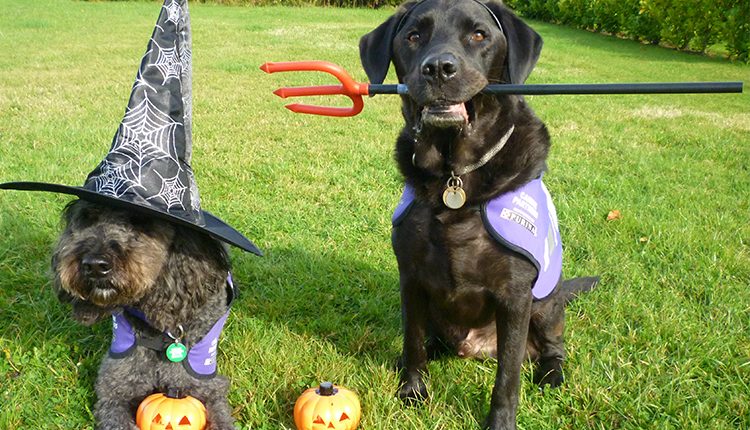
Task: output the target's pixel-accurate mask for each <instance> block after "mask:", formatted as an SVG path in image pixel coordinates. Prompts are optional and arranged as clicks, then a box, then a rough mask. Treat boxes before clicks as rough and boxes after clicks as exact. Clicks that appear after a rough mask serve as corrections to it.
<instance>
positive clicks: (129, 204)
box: [0, 0, 262, 255]
mask: <svg viewBox="0 0 750 430" xmlns="http://www.w3.org/2000/svg"><path fill="white" fill-rule="evenodd" d="M191 46H192V42H191V35H190V14H189V12H188V6H187V0H165V1H164V5H163V6H162V8H161V13H160V14H159V19H158V20H157V22H156V27H155V28H154V33H153V35H152V36H151V40H150V41H149V43H148V48H147V50H146V54H145V55H144V56H143V60H141V66H140V68H139V69H138V74H137V75H136V79H135V84H134V85H133V89H132V92H131V94H130V101H129V103H128V106H127V108H126V110H125V117H124V118H123V120H122V122H121V123H120V127H119V128H118V129H117V133H115V137H114V139H113V140H112V147H111V148H110V149H109V153H108V154H107V156H106V157H105V158H104V160H103V161H102V162H101V163H100V164H99V165H98V166H97V167H96V169H94V170H93V171H92V172H91V173H90V174H89V176H88V178H87V179H86V182H85V184H84V185H83V187H71V186H67V185H59V184H48V183H41V182H8V183H4V184H0V188H4V189H15V190H27V191H49V192H53V193H63V194H71V195H74V196H77V197H79V198H81V199H84V200H87V201H91V202H94V203H99V204H104V205H108V206H114V207H118V208H123V209H132V210H136V211H139V212H140V213H143V214H146V215H150V216H154V217H157V218H162V219H164V220H166V221H170V222H174V223H176V224H179V225H183V226H186V227H190V228H193V229H195V230H198V231H201V232H204V233H207V234H209V235H210V236H212V237H214V238H215V239H218V240H221V241H224V242H226V243H229V244H231V245H234V246H237V247H239V248H241V249H244V250H245V251H249V252H252V253H253V254H257V255H262V253H261V251H260V250H259V249H258V248H257V247H256V246H255V245H254V244H253V243H252V242H251V241H250V240H248V239H247V238H246V237H245V236H243V235H242V234H241V233H240V232H238V231H237V230H235V229H234V228H232V227H230V226H229V225H227V224H226V223H224V222H223V221H222V220H220V219H219V218H216V217H215V216H213V215H211V214H210V213H208V212H206V211H203V210H202V209H201V206H200V196H199V194H198V186H197V184H196V181H195V175H194V174H193V171H192V169H191V167H190V158H191V156H192V54H191Z"/></svg>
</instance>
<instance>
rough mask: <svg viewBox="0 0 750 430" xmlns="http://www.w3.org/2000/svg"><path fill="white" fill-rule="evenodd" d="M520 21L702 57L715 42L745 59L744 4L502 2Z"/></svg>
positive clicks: (748, 35) (748, 8) (747, 23)
mask: <svg viewBox="0 0 750 430" xmlns="http://www.w3.org/2000/svg"><path fill="white" fill-rule="evenodd" d="M505 3H506V4H507V5H509V6H510V7H512V8H513V9H515V10H516V11H517V12H518V13H520V14H521V15H523V16H526V17H529V18H533V19H539V20H543V21H548V22H554V23H561V24H566V25H571V26H575V27H579V28H584V29H587V30H591V31H600V32H606V33H611V34H617V35H619V36H622V37H628V38H631V39H635V40H641V41H646V42H650V43H663V44H665V45H668V46H673V47H676V48H678V49H682V50H690V51H697V52H705V51H706V49H707V48H708V47H709V46H711V45H714V44H717V43H721V44H724V45H725V46H726V48H727V52H728V53H729V56H730V57H731V58H734V59H739V60H741V61H748V60H750V59H749V58H748V57H750V1H748V0H508V1H506V2H505Z"/></svg>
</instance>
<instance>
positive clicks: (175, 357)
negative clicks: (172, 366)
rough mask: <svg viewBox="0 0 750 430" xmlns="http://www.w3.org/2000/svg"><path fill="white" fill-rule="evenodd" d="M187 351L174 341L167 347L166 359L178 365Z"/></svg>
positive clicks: (183, 346)
mask: <svg viewBox="0 0 750 430" xmlns="http://www.w3.org/2000/svg"><path fill="white" fill-rule="evenodd" d="M187 354H188V349H187V347H186V346H185V345H183V344H181V343H180V342H177V341H175V343H173V344H171V345H169V346H168V347H167V359H168V360H169V361H171V362H173V363H179V362H180V361H182V360H184V359H185V357H187Z"/></svg>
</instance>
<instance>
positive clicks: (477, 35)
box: [471, 30, 487, 42]
mask: <svg viewBox="0 0 750 430" xmlns="http://www.w3.org/2000/svg"><path fill="white" fill-rule="evenodd" d="M486 37H487V33H485V32H484V31H482V30H475V31H474V33H473V34H472V35H471V40H473V41H475V42H481V41H483V40H484V39H485V38H486Z"/></svg>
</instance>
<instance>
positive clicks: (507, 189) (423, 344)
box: [360, 0, 597, 429]
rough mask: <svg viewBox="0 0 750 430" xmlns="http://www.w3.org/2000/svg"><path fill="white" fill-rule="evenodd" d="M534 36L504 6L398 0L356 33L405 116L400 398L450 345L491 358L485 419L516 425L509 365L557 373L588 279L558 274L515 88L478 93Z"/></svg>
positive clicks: (520, 56) (527, 119) (399, 147)
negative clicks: (568, 325)
mask: <svg viewBox="0 0 750 430" xmlns="http://www.w3.org/2000/svg"><path fill="white" fill-rule="evenodd" d="M541 48H542V39H541V37H540V36H539V35H538V34H537V33H536V32H535V31H534V30H532V29H531V28H530V27H529V26H527V25H526V24H525V23H524V22H523V21H521V20H520V19H519V18H518V17H516V16H515V15H514V14H513V13H512V12H511V11H510V10H508V9H507V8H505V7H504V6H503V5H501V4H499V3H495V2H487V3H484V2H482V1H481V0H422V1H417V2H410V3H406V4H404V5H403V6H402V7H401V8H400V9H399V10H398V11H397V12H396V13H395V14H394V15H393V16H391V17H390V18H388V20H386V21H385V22H384V23H383V24H381V25H380V26H379V27H378V28H376V29H375V30H373V31H372V32H370V33H368V34H366V35H365V36H363V37H362V39H361V41H360V56H361V60H362V64H363V66H364V69H365V71H366V73H367V75H368V77H369V78H370V81H371V82H372V83H382V82H383V80H384V79H385V76H386V74H387V72H388V69H389V67H390V63H391V62H392V63H393V65H394V66H395V70H396V74H397V75H398V79H399V82H401V83H405V84H406V85H407V87H408V94H406V95H402V102H403V107H402V113H403V117H404V119H405V122H406V125H405V126H404V128H403V130H402V131H401V133H400V135H399V137H398V140H397V142H396V161H397V163H398V167H399V169H400V171H401V173H402V174H403V176H404V178H405V191H404V195H403V197H402V201H401V203H400V204H399V207H398V208H397V209H396V213H395V214H394V227H393V235H392V241H393V249H394V251H395V254H396V257H397V260H398V266H399V272H400V284H401V308H402V318H403V326H404V348H403V354H402V357H401V362H400V363H401V367H402V376H401V382H402V386H401V388H400V390H399V393H398V394H399V397H401V398H402V399H404V400H414V399H422V398H425V397H426V395H427V391H426V386H425V384H424V382H423V374H424V373H425V372H426V364H427V360H428V358H430V357H432V356H433V355H434V354H436V353H438V352H440V350H441V349H442V350H443V351H445V350H448V351H452V352H454V353H457V354H458V355H460V356H464V357H487V356H490V357H496V358H497V359H498V369H497V375H496V379H495V386H494V389H493V392H492V400H491V405H490V413H489V416H488V418H487V421H486V426H487V427H489V428H491V429H513V428H516V422H515V417H516V409H517V405H518V389H519V383H520V381H519V380H520V369H521V365H522V362H523V360H524V358H525V357H528V358H530V359H531V360H533V361H534V362H535V363H536V371H535V381H536V382H537V383H539V384H540V385H542V386H544V385H547V384H548V385H551V386H557V385H559V384H560V383H561V382H562V381H563V374H562V363H563V359H564V356H565V351H564V348H563V328H564V319H565V318H564V306H565V304H566V303H567V302H568V301H570V300H571V299H572V297H573V296H574V295H576V294H577V293H579V292H581V291H585V290H588V289H590V288H592V287H593V286H594V285H595V283H596V282H597V278H579V279H574V280H568V281H565V282H563V281H562V271H561V268H562V246H561V243H560V238H559V232H558V230H557V218H556V215H555V210H554V206H553V205H552V202H551V200H550V199H549V194H548V193H547V190H546V188H545V187H544V185H543V183H542V181H541V176H542V174H543V173H544V171H545V169H546V162H545V160H546V158H547V153H548V151H549V148H550V138H549V134H548V132H547V129H546V127H545V126H544V124H543V123H542V121H541V120H540V119H539V118H537V117H536V116H535V114H534V113H533V111H532V110H531V108H529V106H528V105H527V104H526V102H525V100H524V98H523V97H521V96H513V95H504V96H497V95H489V94H483V93H482V92H481V91H482V89H483V88H484V87H485V86H486V85H488V84H489V83H523V82H524V81H525V80H526V78H527V77H528V75H529V73H531V70H532V69H533V68H534V65H535V64H536V62H537V59H538V58H539V54H540V51H541Z"/></svg>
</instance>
